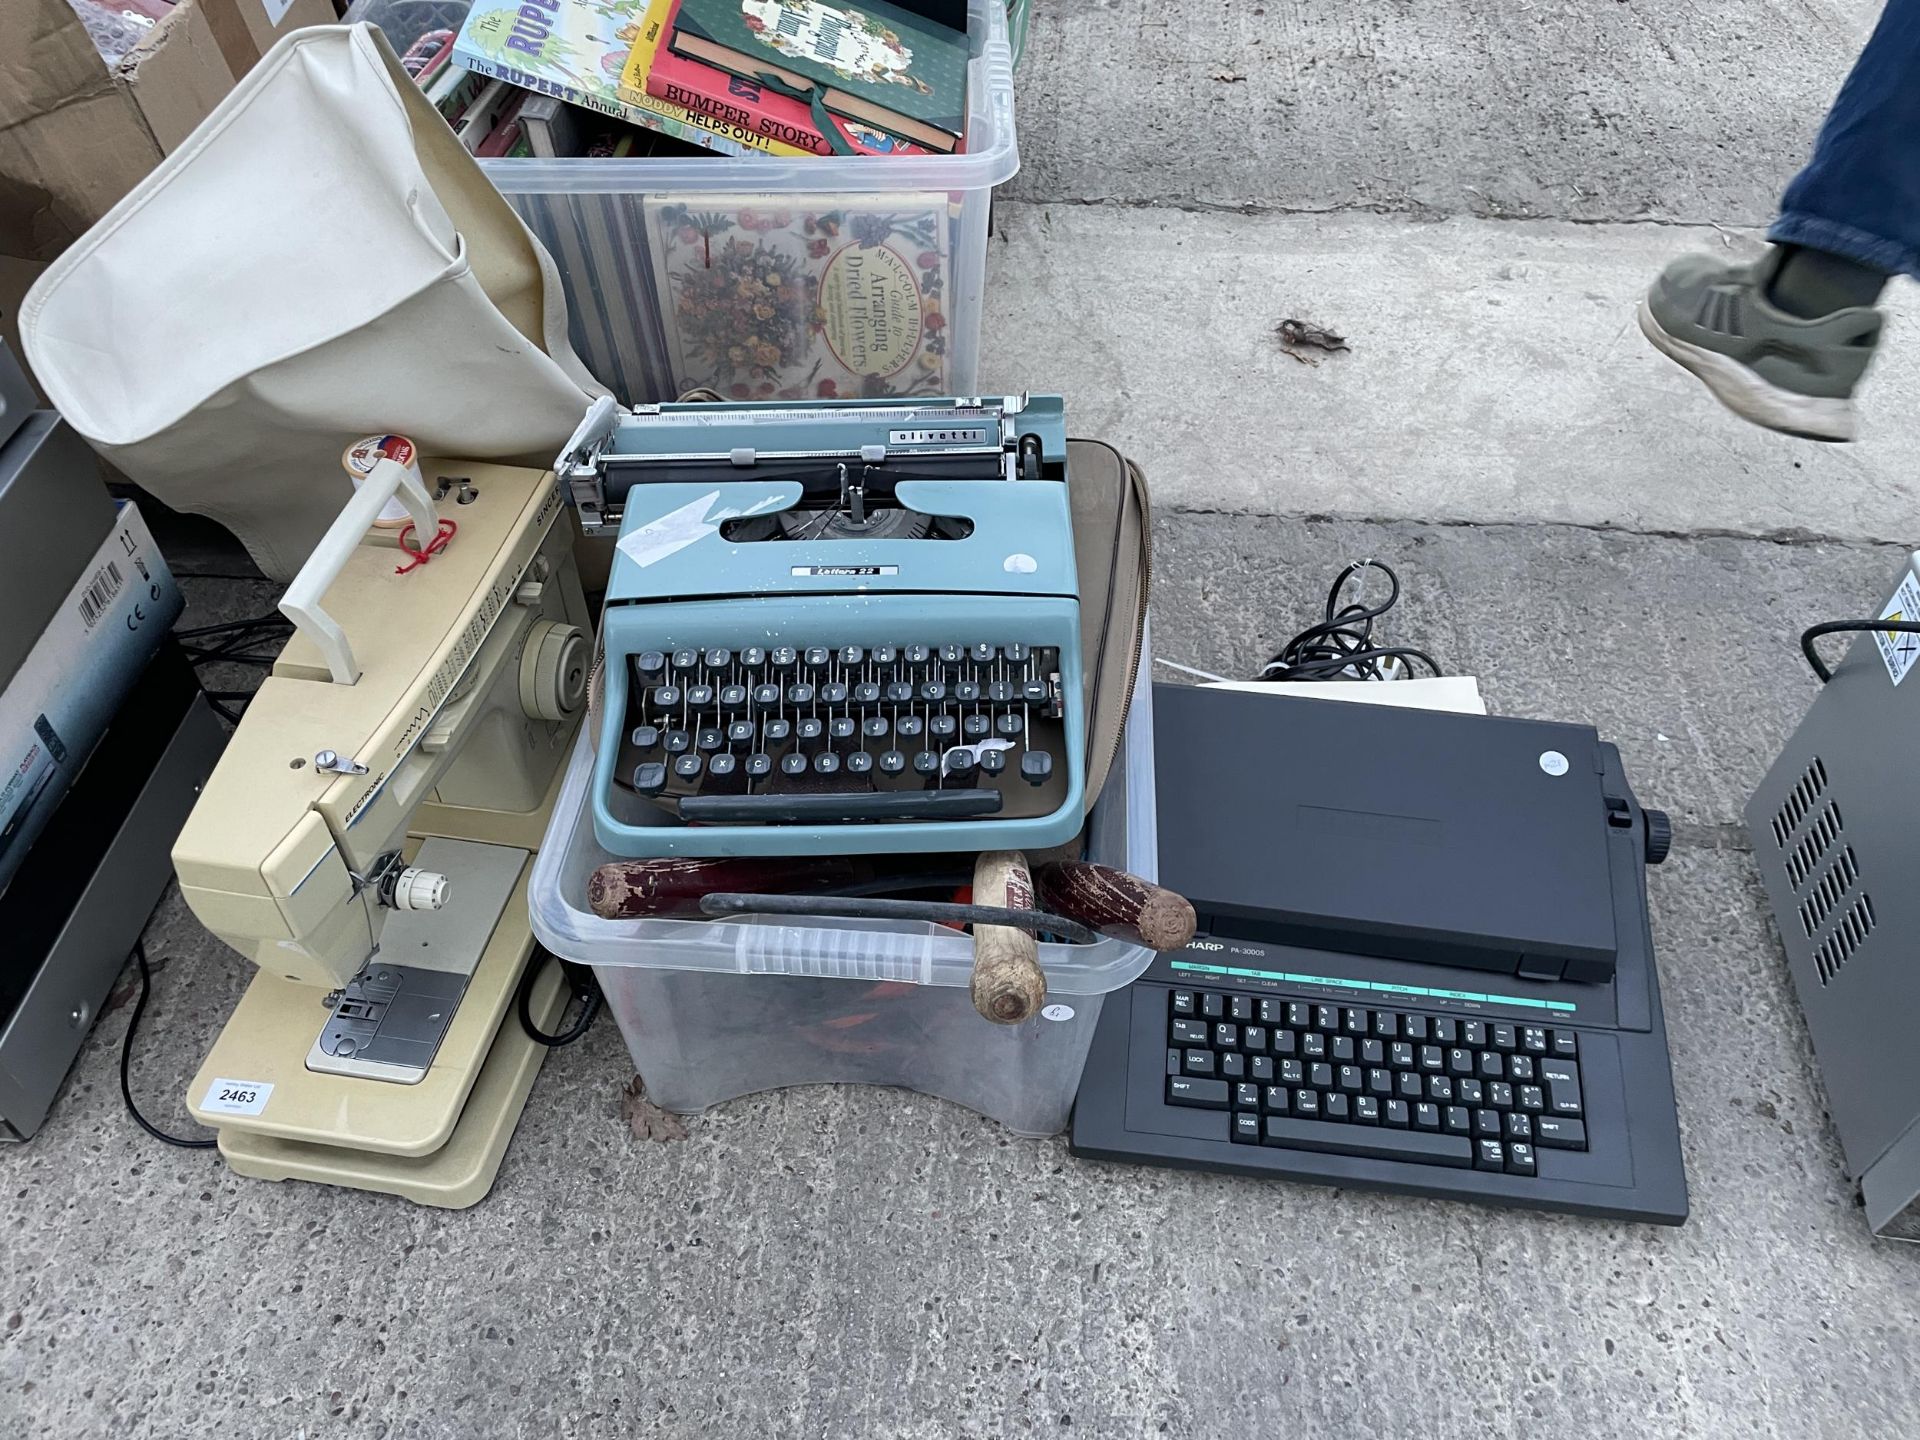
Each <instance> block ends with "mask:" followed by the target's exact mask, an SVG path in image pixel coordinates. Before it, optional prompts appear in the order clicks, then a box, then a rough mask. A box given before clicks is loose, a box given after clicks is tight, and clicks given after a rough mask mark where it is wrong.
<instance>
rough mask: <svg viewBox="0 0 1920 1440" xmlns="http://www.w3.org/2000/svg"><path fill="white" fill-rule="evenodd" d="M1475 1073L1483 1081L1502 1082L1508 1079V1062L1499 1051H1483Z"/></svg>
mask: <svg viewBox="0 0 1920 1440" xmlns="http://www.w3.org/2000/svg"><path fill="white" fill-rule="evenodd" d="M1474 1073H1475V1074H1477V1075H1478V1076H1479V1077H1480V1078H1481V1079H1482V1080H1502V1079H1505V1078H1506V1074H1507V1066H1506V1062H1505V1061H1504V1060H1503V1059H1502V1058H1501V1056H1500V1052H1499V1051H1498V1050H1482V1051H1481V1052H1480V1059H1479V1061H1478V1062H1477V1064H1476V1066H1475V1070H1474Z"/></svg>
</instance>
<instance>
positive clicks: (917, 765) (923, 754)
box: [913, 750, 940, 775]
mask: <svg viewBox="0 0 1920 1440" xmlns="http://www.w3.org/2000/svg"><path fill="white" fill-rule="evenodd" d="M913 773H914V774H916V775H938V774H939V773H940V757H939V756H938V755H936V754H934V753H933V751H931V750H921V751H919V752H918V753H916V754H915V755H914V757H913Z"/></svg>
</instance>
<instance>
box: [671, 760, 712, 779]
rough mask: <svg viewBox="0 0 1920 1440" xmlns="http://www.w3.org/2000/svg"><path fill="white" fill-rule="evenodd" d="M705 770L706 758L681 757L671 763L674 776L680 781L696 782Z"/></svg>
mask: <svg viewBox="0 0 1920 1440" xmlns="http://www.w3.org/2000/svg"><path fill="white" fill-rule="evenodd" d="M706 768H707V761H706V757H705V756H702V755H682V756H680V757H679V758H678V759H676V760H675V761H674V762H673V773H674V776H675V778H677V779H680V780H698V779H699V778H700V772H701V771H702V770H704V769H706Z"/></svg>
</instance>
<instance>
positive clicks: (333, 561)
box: [280, 460, 440, 685]
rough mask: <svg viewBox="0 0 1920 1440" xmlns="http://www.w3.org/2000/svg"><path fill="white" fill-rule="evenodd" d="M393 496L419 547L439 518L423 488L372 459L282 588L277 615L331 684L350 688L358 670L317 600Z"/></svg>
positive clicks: (399, 469) (409, 475) (401, 468)
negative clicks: (317, 657) (305, 644)
mask: <svg viewBox="0 0 1920 1440" xmlns="http://www.w3.org/2000/svg"><path fill="white" fill-rule="evenodd" d="M396 495H398V496H399V497H400V503H401V504H402V505H405V506H406V507H407V514H408V515H410V516H412V517H413V533H414V535H415V536H416V537H417V538H416V539H415V541H414V543H415V544H416V545H422V546H424V545H425V544H426V543H427V542H428V541H429V540H431V539H432V538H433V536H434V534H435V532H436V531H437V530H438V529H439V527H440V519H439V516H438V515H436V514H435V513H434V509H433V500H432V499H431V498H430V497H429V496H428V494H427V487H426V486H425V485H424V484H422V483H421V482H420V480H418V479H417V478H415V475H414V472H413V471H412V469H410V468H409V467H408V466H405V465H400V464H396V463H395V462H394V461H392V460H380V461H377V462H376V463H375V464H374V467H373V473H371V474H370V475H368V476H367V478H366V481H365V483H364V484H362V485H361V487H360V488H359V490H358V491H356V492H355V494H354V497H353V499H351V500H349V501H348V502H347V504H346V506H345V508H343V509H342V510H341V511H340V514H339V516H338V518H336V519H335V520H334V522H333V524H332V525H331V526H329V527H328V529H327V533H326V534H325V535H324V536H322V537H321V539H320V543H319V544H318V545H316V546H314V547H313V554H311V555H309V556H308V557H307V563H306V564H304V565H302V566H301V567H300V573H299V574H298V575H296V576H294V577H293V583H292V584H291V585H289V586H287V593H286V595H285V596H284V597H283V598H282V599H281V601H280V613H281V614H283V615H285V616H286V617H287V618H288V619H289V620H291V621H292V622H293V625H294V628H295V629H296V630H298V631H299V632H300V633H301V634H303V635H305V636H306V637H307V639H309V640H311V641H312V642H313V643H314V646H315V647H316V648H317V649H318V650H319V651H320V654H321V656H322V657H323V658H324V659H325V660H326V662H327V669H329V670H330V671H332V672H333V683H334V684H336V685H351V684H353V682H354V681H356V680H358V679H359V678H360V668H359V666H357V665H355V664H354V661H353V647H352V646H351V645H349V644H348V643H347V634H346V631H344V630H342V629H341V628H340V625H339V622H337V621H336V620H335V619H334V618H333V617H332V616H331V615H329V614H327V612H326V611H325V610H323V609H321V608H320V599H321V597H322V596H324V595H325V594H326V593H327V590H328V588H329V587H330V586H332V584H333V582H334V581H335V580H336V579H337V578H338V577H339V574H340V568H341V567H342V566H343V565H345V564H346V563H347V557H348V556H350V555H352V554H353V552H354V551H355V550H356V549H357V548H359V545H360V542H361V541H362V540H364V539H365V538H366V535H367V531H368V530H369V529H371V528H372V526H373V522H374V521H375V520H376V519H378V518H379V515H380V512H381V510H382V509H384V508H385V507H386V503H387V501H389V500H391V499H393V498H394V496H396Z"/></svg>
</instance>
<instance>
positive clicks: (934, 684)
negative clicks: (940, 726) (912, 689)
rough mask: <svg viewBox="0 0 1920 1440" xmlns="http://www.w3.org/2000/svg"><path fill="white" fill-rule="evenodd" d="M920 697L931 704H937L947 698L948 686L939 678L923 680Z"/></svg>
mask: <svg viewBox="0 0 1920 1440" xmlns="http://www.w3.org/2000/svg"><path fill="white" fill-rule="evenodd" d="M920 698H921V699H922V700H924V701H926V702H927V703H928V704H929V705H933V704H937V703H938V702H939V701H942V700H944V699H946V698H947V687H946V685H945V684H944V683H942V682H941V681H939V680H923V681H921V682H920Z"/></svg>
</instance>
